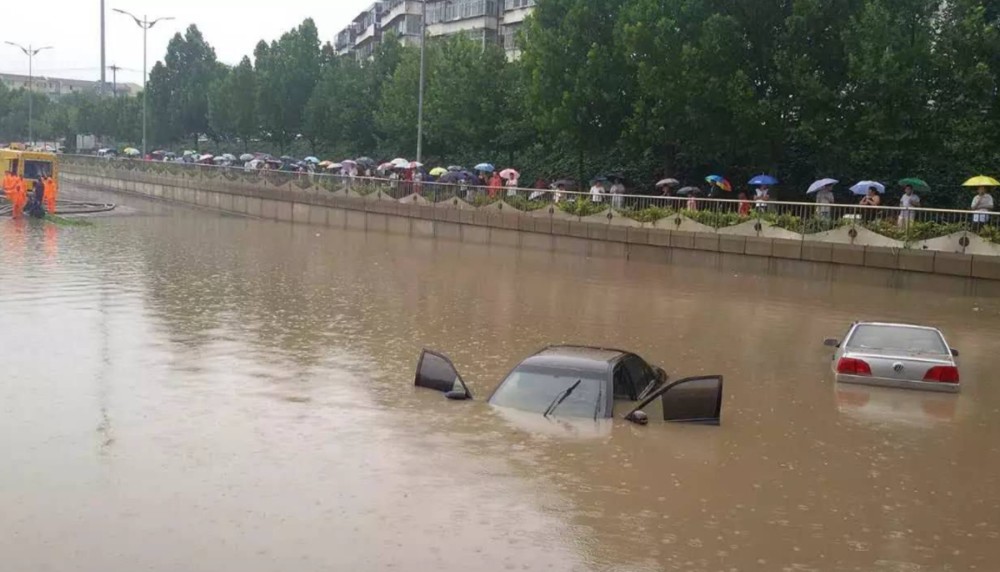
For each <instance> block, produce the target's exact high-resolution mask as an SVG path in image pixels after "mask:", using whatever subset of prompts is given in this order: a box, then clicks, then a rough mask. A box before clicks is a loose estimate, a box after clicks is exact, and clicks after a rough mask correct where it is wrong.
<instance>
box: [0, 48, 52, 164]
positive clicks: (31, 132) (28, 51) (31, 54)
mask: <svg viewBox="0 0 1000 572" xmlns="http://www.w3.org/2000/svg"><path fill="white" fill-rule="evenodd" d="M4 43H5V44H9V45H11V46H14V47H15V48H18V49H19V50H21V51H22V52H24V55H26V56H28V145H30V146H34V145H35V126H34V123H33V121H34V118H33V117H32V116H33V110H32V107H33V102H32V100H33V99H34V93H35V77H34V61H35V56H36V55H38V52H40V51H42V50H51V49H52V46H44V47H41V48H33V47H32V46H31V44H28V47H27V48H26V47H24V46H22V45H21V44H15V43H14V42H4Z"/></svg>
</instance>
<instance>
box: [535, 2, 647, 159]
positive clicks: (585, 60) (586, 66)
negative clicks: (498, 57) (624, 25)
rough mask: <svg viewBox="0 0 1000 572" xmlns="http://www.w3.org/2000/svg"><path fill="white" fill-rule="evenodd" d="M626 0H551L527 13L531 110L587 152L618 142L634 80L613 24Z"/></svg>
mask: <svg viewBox="0 0 1000 572" xmlns="http://www.w3.org/2000/svg"><path fill="white" fill-rule="evenodd" d="M622 3H623V0H591V1H586V2H584V1H581V0H548V1H546V2H541V3H539V4H538V6H537V7H536V8H535V11H534V13H533V14H532V15H531V17H529V18H528V20H527V22H526V24H525V30H524V42H525V45H524V52H523V54H522V59H523V61H524V66H525V68H526V69H527V71H528V74H529V75H528V77H529V78H530V80H529V84H528V106H529V112H530V113H531V114H532V115H533V116H534V117H535V118H536V119H537V122H538V123H537V124H538V127H539V129H540V130H541V131H542V132H543V133H545V134H546V135H548V136H549V137H557V138H563V139H565V140H566V141H567V142H569V143H570V144H571V145H572V146H573V147H574V148H575V149H576V151H577V153H578V163H577V170H578V173H579V175H580V176H581V177H583V161H584V158H585V156H586V155H587V154H589V153H593V152H595V151H597V150H598V149H601V148H606V147H607V146H608V145H613V144H616V143H617V142H618V140H619V137H620V135H621V133H622V127H623V125H624V122H625V118H626V117H627V115H628V110H629V108H630V103H631V102H630V98H631V86H630V81H629V76H628V74H627V73H626V70H625V65H624V64H625V61H624V58H623V56H622V52H621V51H620V50H616V49H614V48H613V46H614V44H615V38H614V30H615V24H616V22H617V19H618V15H619V11H620V9H621V7H622Z"/></svg>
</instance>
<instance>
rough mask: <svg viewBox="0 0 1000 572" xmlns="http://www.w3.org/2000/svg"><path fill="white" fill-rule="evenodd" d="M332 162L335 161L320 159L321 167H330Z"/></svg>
mask: <svg viewBox="0 0 1000 572" xmlns="http://www.w3.org/2000/svg"><path fill="white" fill-rule="evenodd" d="M332 164H333V161H320V163H319V166H320V167H329V166H330V165H332Z"/></svg>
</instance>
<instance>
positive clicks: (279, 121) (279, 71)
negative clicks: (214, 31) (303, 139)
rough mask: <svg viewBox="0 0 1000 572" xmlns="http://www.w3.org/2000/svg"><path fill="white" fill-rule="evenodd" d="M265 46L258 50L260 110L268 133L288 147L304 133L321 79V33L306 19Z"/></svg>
mask: <svg viewBox="0 0 1000 572" xmlns="http://www.w3.org/2000/svg"><path fill="white" fill-rule="evenodd" d="M265 46H266V45H265ZM265 46H262V45H261V44H258V46H257V49H256V50H255V53H254V55H255V56H256V67H255V70H256V71H257V79H258V82H257V110H258V113H259V114H260V123H261V125H262V126H263V129H264V131H265V133H266V134H267V135H268V137H269V138H270V140H271V141H272V142H274V143H276V144H277V145H278V146H279V147H281V148H282V149H284V148H285V147H287V145H288V144H289V143H291V142H292V141H293V140H294V139H295V138H296V137H297V136H298V135H299V134H300V133H302V119H303V114H304V110H305V107H306V104H307V103H308V102H309V98H310V97H311V96H312V93H313V89H314V88H315V87H316V82H317V80H318V79H319V73H320V60H321V53H320V42H319V33H318V32H317V30H316V24H315V23H314V22H313V21H312V19H306V20H305V21H304V22H302V24H300V25H299V27H298V28H296V29H294V30H292V31H290V32H286V33H285V34H283V35H282V36H281V38H280V39H278V40H277V41H275V42H272V43H271V45H270V46H266V47H265Z"/></svg>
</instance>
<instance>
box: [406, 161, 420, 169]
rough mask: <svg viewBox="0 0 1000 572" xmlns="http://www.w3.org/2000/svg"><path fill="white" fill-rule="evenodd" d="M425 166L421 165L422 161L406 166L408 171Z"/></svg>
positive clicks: (412, 162)
mask: <svg viewBox="0 0 1000 572" xmlns="http://www.w3.org/2000/svg"><path fill="white" fill-rule="evenodd" d="M423 166H424V164H423V163H421V162H420V161H411V162H410V164H409V165H407V166H406V168H407V169H419V168H420V167H423Z"/></svg>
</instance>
